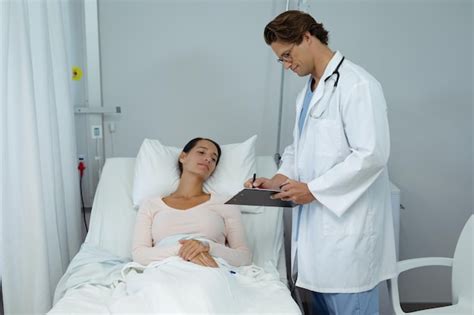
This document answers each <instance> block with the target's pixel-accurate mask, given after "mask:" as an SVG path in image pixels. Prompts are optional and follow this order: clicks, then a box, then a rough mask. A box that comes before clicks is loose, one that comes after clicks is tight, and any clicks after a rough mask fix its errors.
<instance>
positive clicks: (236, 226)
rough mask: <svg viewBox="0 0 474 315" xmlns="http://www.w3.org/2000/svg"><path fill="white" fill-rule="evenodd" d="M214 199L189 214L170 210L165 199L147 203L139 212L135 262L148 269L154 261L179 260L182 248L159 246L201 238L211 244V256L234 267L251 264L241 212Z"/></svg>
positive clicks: (192, 209) (135, 240)
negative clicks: (189, 236)
mask: <svg viewBox="0 0 474 315" xmlns="http://www.w3.org/2000/svg"><path fill="white" fill-rule="evenodd" d="M223 200H224V199H223V198H221V197H219V196H214V195H213V194H212V195H211V198H210V199H209V200H208V201H206V202H204V203H201V204H199V205H197V206H194V207H192V208H189V209H187V210H179V209H175V208H172V207H170V206H168V205H167V204H166V203H165V202H164V201H163V200H162V198H161V197H156V198H153V199H149V200H148V201H146V202H144V203H143V205H142V206H141V207H140V210H139V211H138V214H137V218H136V222H135V233H134V239H133V246H132V255H133V260H134V261H136V262H138V263H140V264H143V265H147V264H149V263H150V262H152V261H157V260H162V259H165V258H167V257H170V256H177V255H178V251H179V248H180V247H181V245H180V244H176V243H173V244H170V245H161V246H157V245H158V244H159V243H160V241H161V240H163V239H164V238H166V237H169V236H173V235H178V234H197V235H200V237H202V238H205V239H207V240H208V241H209V253H210V254H211V255H212V256H215V257H221V258H223V259H225V260H226V261H227V262H228V263H229V264H231V265H233V266H242V265H248V264H250V263H251V256H252V255H251V253H250V250H249V249H248V247H247V244H246V240H245V232H244V227H243V225H242V220H241V214H240V209H239V208H238V207H237V206H233V205H225V204H223Z"/></svg>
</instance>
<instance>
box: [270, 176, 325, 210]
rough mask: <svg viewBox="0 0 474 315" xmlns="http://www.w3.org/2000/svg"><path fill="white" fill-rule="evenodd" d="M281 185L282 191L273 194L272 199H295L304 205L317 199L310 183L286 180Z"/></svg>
mask: <svg viewBox="0 0 474 315" xmlns="http://www.w3.org/2000/svg"><path fill="white" fill-rule="evenodd" d="M280 187H281V192H280V193H278V194H275V195H273V196H272V199H281V200H285V201H293V202H294V203H296V204H299V205H304V204H307V203H310V202H312V201H314V200H316V198H314V196H313V194H312V193H311V192H310V191H309V188H308V184H306V183H302V182H297V181H294V180H286V181H285V182H284V183H283V184H281V186H280Z"/></svg>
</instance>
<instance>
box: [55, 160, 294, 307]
mask: <svg viewBox="0 0 474 315" xmlns="http://www.w3.org/2000/svg"><path fill="white" fill-rule="evenodd" d="M134 160H135V159H134V158H113V159H108V160H107V163H106V164H105V166H104V169H103V172H102V177H101V180H100V182H99V185H98V188H97V191H96V196H95V199H94V205H93V210H92V214H91V223H90V230H89V233H88V235H87V238H86V242H85V245H84V246H83V248H82V249H81V251H80V253H79V254H78V256H79V258H81V259H82V260H81V261H82V263H84V261H85V260H84V257H85V256H86V257H87V255H88V254H89V251H90V249H91V248H94V250H103V251H105V252H106V253H109V254H110V255H115V256H116V257H117V259H121V260H122V262H123V264H125V263H126V262H128V261H130V258H131V257H130V256H131V242H132V233H133V226H134V222H135V215H136V210H134V208H133V204H132V199H131V191H132V184H133V170H134ZM275 170H276V166H275V164H274V162H273V159H272V157H270V156H265V157H257V171H258V174H259V176H271V175H273V173H274V172H275ZM282 211H283V210H282V209H278V208H265V207H262V208H261V209H260V211H257V213H255V209H253V210H252V212H253V213H243V222H244V226H245V228H246V231H247V238H248V243H249V247H250V248H251V250H252V252H253V261H254V263H255V264H256V265H258V266H261V267H264V266H265V269H266V270H267V271H268V272H269V274H271V273H272V272H273V273H274V277H276V278H278V277H280V281H276V282H275V281H273V283H271V284H267V286H266V287H262V289H261V293H260V294H257V293H255V294H253V296H254V297H255V298H256V301H257V300H258V301H260V302H259V303H257V302H256V301H255V303H254V304H255V307H253V308H252V307H249V305H247V306H245V307H244V309H245V311H244V312H243V313H247V314H252V313H253V314H255V313H258V314H260V313H273V314H274V313H284V314H299V309H298V307H297V306H296V304H295V303H294V302H293V300H292V299H291V296H290V294H289V291H288V290H287V288H286V286H285V284H286V266H285V259H284V257H285V255H284V247H283V216H282V213H283V212H282ZM84 247H87V250H86V249H85V248H84ZM81 255H82V256H81ZM84 255H85V256H84ZM98 256H100V255H98ZM91 257H92V258H91V259H93V260H94V259H95V260H97V255H96V256H91ZM94 257H95V258H94ZM76 258H77V257H76ZM76 258H75V259H76ZM86 260H87V259H86ZM75 264H76V265H77V261H76V262H74V261H73V262H72V263H71V266H70V269H68V271H69V272H70V275H69V276H71V274H72V275H73V277H72V280H71V277H69V278H68V279H66V280H65V277H63V279H62V280H61V281H62V284H61V283H60V285H58V289H60V290H64V292H61V294H59V295H57V296H56V298H57V300H58V301H57V303H56V304H55V306H54V307H53V309H52V311H51V313H53V314H58V313H61V314H63V313H77V312H81V313H82V312H87V313H90V312H92V313H113V309H111V308H110V307H111V303H112V301H115V302H116V299H117V295H120V293H119V292H120V291H118V289H117V283H114V285H111V283H105V284H104V283H100V282H94V281H91V280H92V279H94V278H99V279H100V278H101V277H102V278H103V271H101V272H102V273H101V272H98V273H97V274H96V275H94V273H93V272H95V270H94V269H93V268H92V269H91V270H92V271H91V270H88V271H87V272H85V273H83V274H84V275H87V277H88V279H86V281H82V280H81V279H80V277H78V276H77V275H81V273H80V272H78V271H77V270H76V269H78V268H76V269H74V268H72V267H77V266H74V265H75ZM89 267H90V266H89ZM89 267H88V268H89ZM102 267H103V266H100V267H99V268H98V269H100V268H102ZM71 269H74V270H71ZM102 269H103V268H102ZM78 270H79V269H78ZM82 270H84V269H82ZM276 270H278V271H276ZM88 272H89V273H88ZM111 274H114V273H113V272H112V273H111ZM78 279H79V280H78ZM109 280H110V279H109ZM65 281H66V283H65ZM68 281H69V282H68ZM81 281H82V282H81ZM61 285H62V286H63V287H62V288H60V286H61ZM269 292H273V293H272V294H268V293H269ZM56 293H58V292H56ZM114 299H115V300H114ZM55 302H56V301H55ZM115 302H114V303H115ZM278 310H279V311H278ZM239 313H240V312H239Z"/></svg>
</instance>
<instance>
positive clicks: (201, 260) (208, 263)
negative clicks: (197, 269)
mask: <svg viewBox="0 0 474 315" xmlns="http://www.w3.org/2000/svg"><path fill="white" fill-rule="evenodd" d="M190 262H192V263H195V264H197V265H201V266H204V267H212V268H217V267H219V266H218V265H217V262H216V261H215V260H214V258H212V256H211V254H209V253H207V252H202V253H200V254H199V255H197V256H196V257H194V258H193V259H191V260H190Z"/></svg>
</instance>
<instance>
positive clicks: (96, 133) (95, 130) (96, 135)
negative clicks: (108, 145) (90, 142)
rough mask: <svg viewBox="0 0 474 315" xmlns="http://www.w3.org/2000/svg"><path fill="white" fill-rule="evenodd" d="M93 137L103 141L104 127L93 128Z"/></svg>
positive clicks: (95, 126)
mask: <svg viewBox="0 0 474 315" xmlns="http://www.w3.org/2000/svg"><path fill="white" fill-rule="evenodd" d="M91 137H92V139H102V126H101V125H94V126H91Z"/></svg>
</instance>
